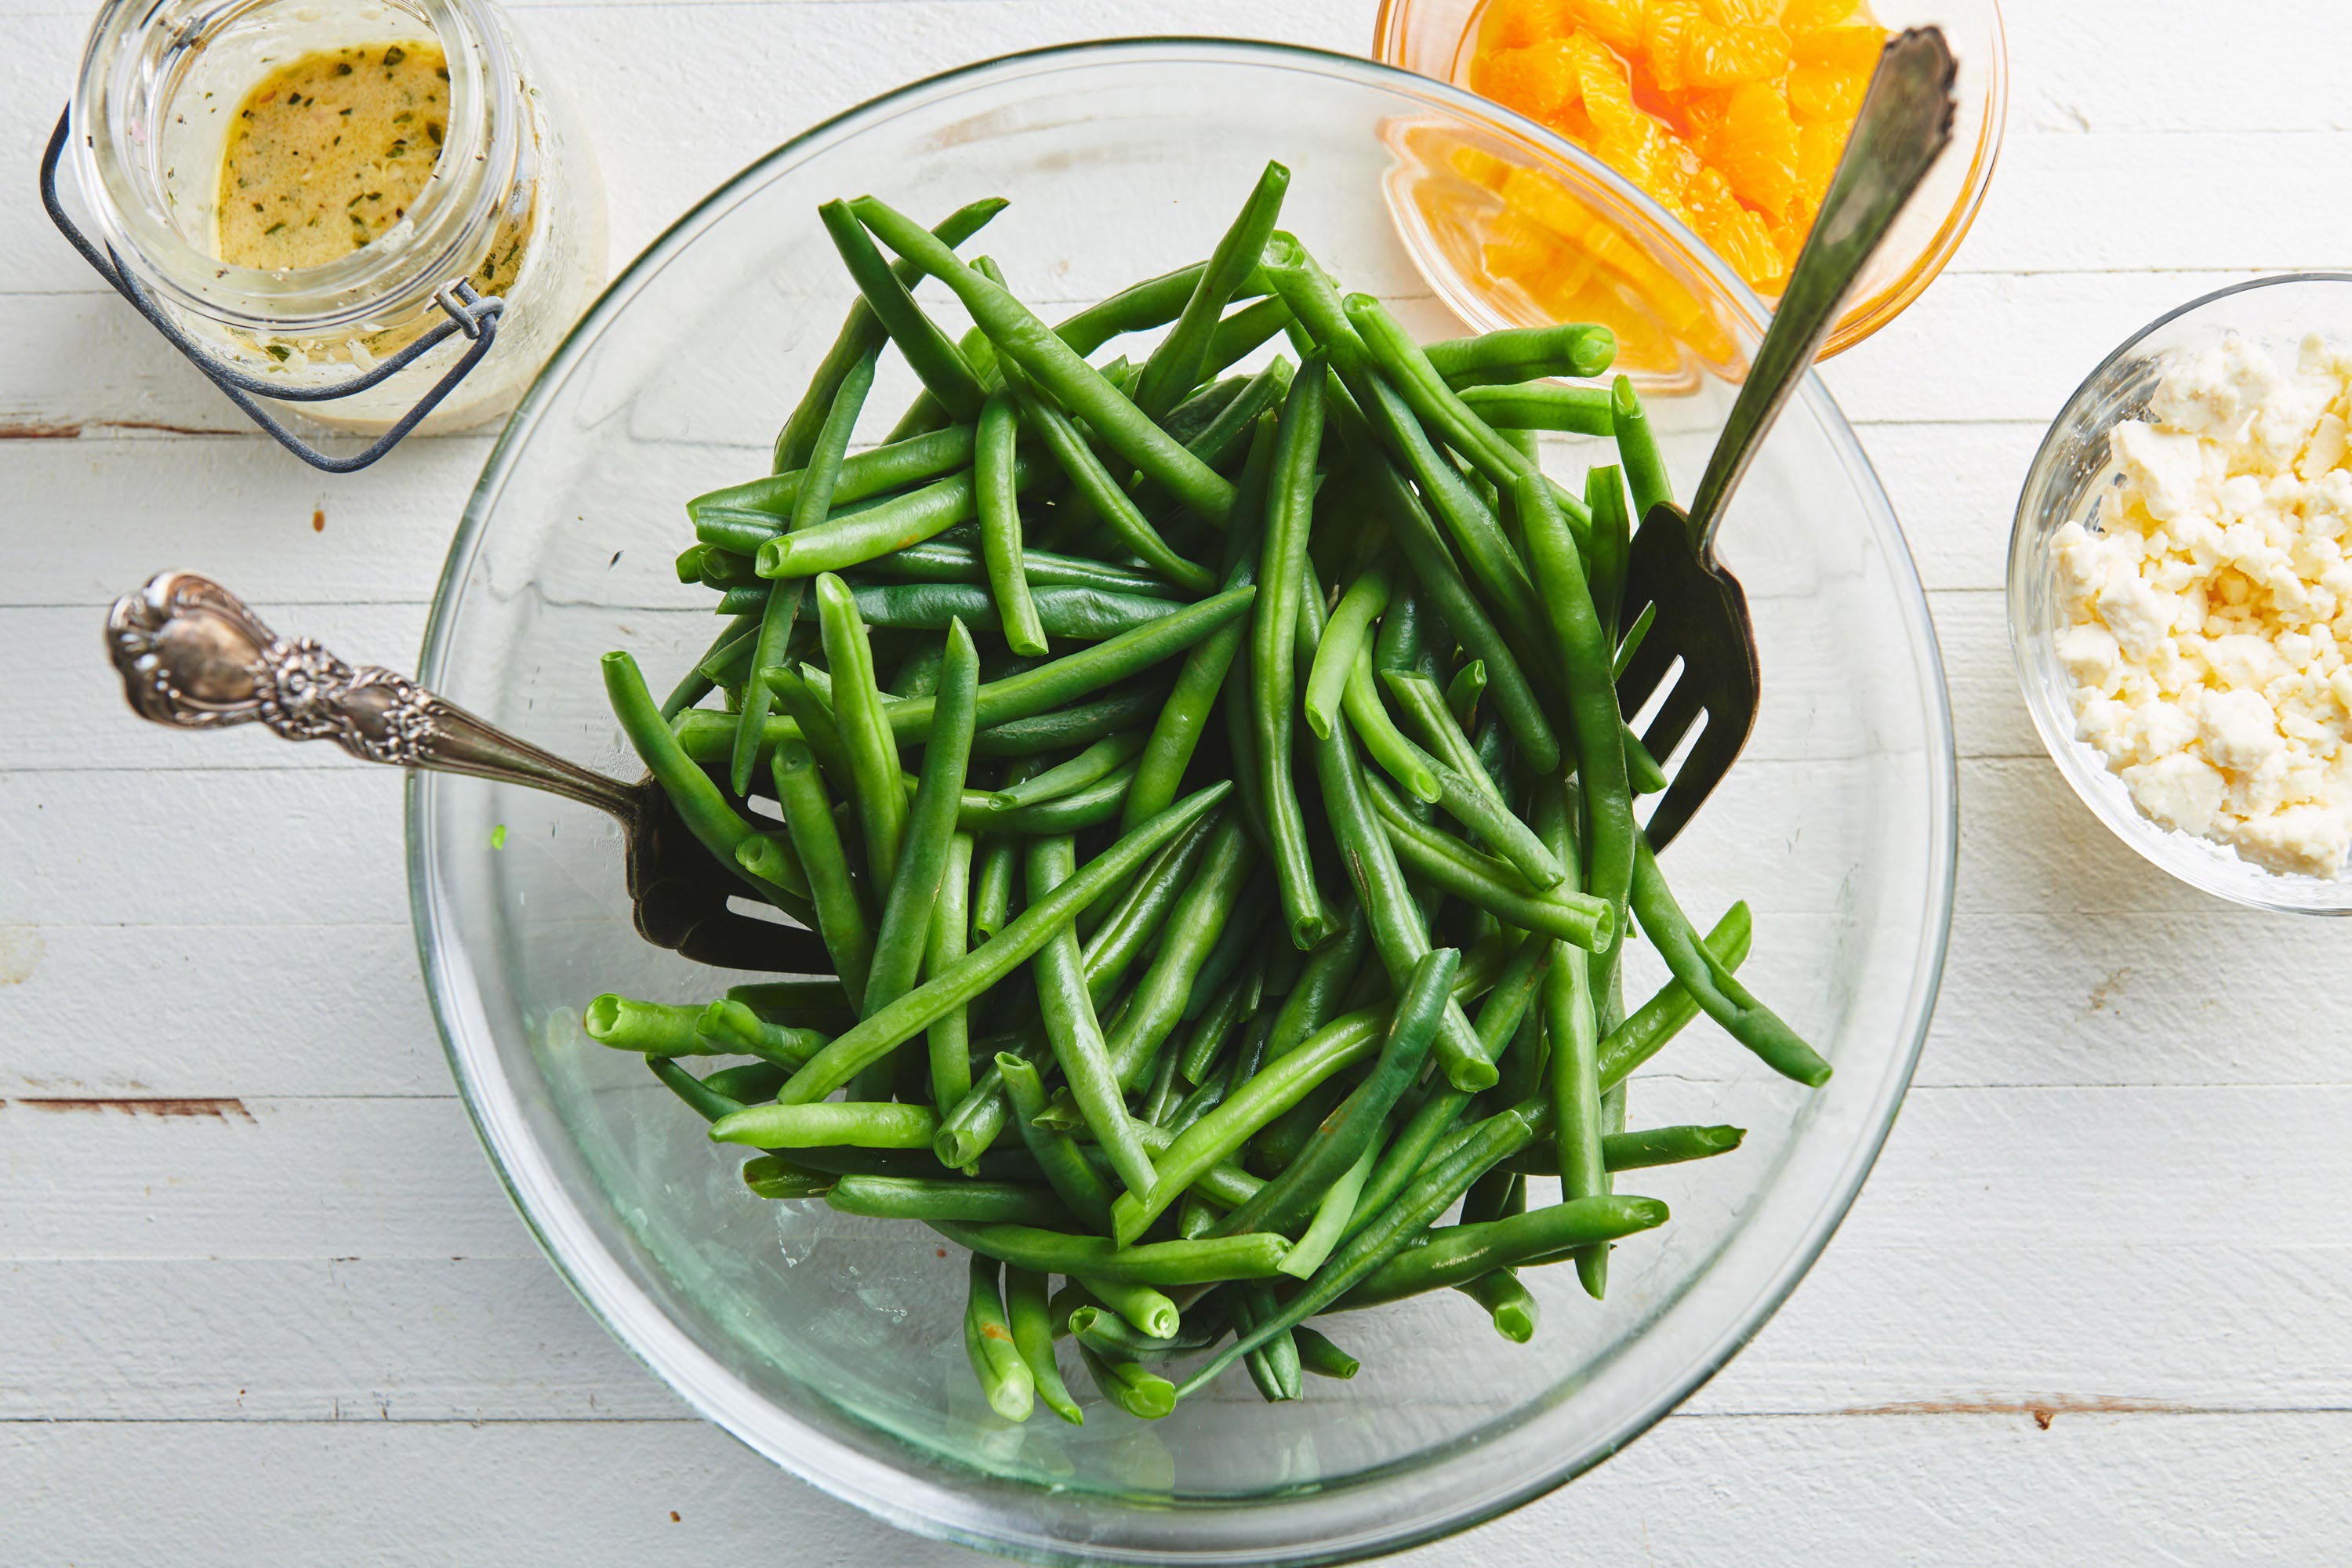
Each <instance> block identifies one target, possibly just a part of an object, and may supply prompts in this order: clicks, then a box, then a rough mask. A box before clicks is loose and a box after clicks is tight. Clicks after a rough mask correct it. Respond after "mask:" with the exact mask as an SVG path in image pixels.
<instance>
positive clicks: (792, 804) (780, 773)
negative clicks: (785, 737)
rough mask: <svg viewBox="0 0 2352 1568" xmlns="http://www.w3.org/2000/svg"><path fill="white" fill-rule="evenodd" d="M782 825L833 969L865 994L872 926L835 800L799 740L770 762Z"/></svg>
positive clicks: (855, 990)
mask: <svg viewBox="0 0 2352 1568" xmlns="http://www.w3.org/2000/svg"><path fill="white" fill-rule="evenodd" d="M770 771H771V773H772V775H773V778H774V782H775V787H776V799H777V801H778V803H779V804H780V805H782V807H783V811H784V826H785V828H786V829H787V831H789V832H790V833H791V834H792V837H793V848H794V849H796V850H797V851H798V852H799V854H800V858H801V864H802V866H803V868H804V869H805V870H806V871H807V873H808V878H809V889H810V896H811V898H812V900H814V903H815V905H816V926H817V933H818V935H819V936H820V937H821V938H822V939H823V941H824V945H825V949H826V951H827V952H830V953H831V954H832V955H833V965H834V972H835V973H836V974H838V975H840V976H841V983H842V984H843V985H844V986H845V987H847V988H848V991H849V993H850V994H852V995H855V996H858V997H863V996H864V995H865V994H866V984H867V983H868V980H869V978H870V976H871V974H872V971H873V963H874V931H873V928H872V927H871V926H870V925H868V924H867V923H866V906H865V903H864V901H863V900H861V899H860V898H859V897H858V892H857V887H856V882H855V881H853V880H852V879H851V877H850V871H849V859H848V857H847V856H846V855H845V853H844V852H843V850H842V847H841V835H840V831H839V829H838V828H836V827H835V825H834V820H833V803H832V802H831V801H830V800H829V799H827V798H826V795H825V790H824V781H823V779H821V778H820V777H819V776H818V773H817V769H816V759H815V758H814V755H813V754H812V753H811V752H810V751H809V748H808V746H807V745H806V744H805V743H803V742H800V741H786V742H783V743H782V744H781V745H779V746H778V747H777V748H776V750H775V753H774V755H773V757H772V759H771V762H770Z"/></svg>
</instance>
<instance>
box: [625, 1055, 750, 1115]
mask: <svg viewBox="0 0 2352 1568" xmlns="http://www.w3.org/2000/svg"><path fill="white" fill-rule="evenodd" d="M646 1067H647V1068H651V1069H652V1071H653V1075H654V1077H656V1078H657V1079H660V1080H661V1081H662V1085H663V1087H665V1088H667V1089H668V1090H669V1091H670V1092H671V1093H672V1094H675V1095H677V1097H678V1099H680V1100H684V1101H686V1103H687V1106H688V1109H690V1110H693V1111H694V1113H695V1114H696V1115H698V1116H699V1117H701V1118H702V1119H703V1120H704V1121H718V1120H719V1118H721V1117H723V1116H732V1115H733V1114H734V1113H735V1112H737V1111H739V1110H742V1109H743V1106H742V1102H741V1101H740V1100H734V1099H732V1098H730V1097H729V1096H727V1095H724V1094H721V1093H719V1091H718V1090H717V1089H712V1088H711V1087H710V1086H709V1084H706V1083H704V1082H703V1081H702V1080H701V1079H698V1078H696V1077H695V1076H694V1075H693V1074H692V1073H690V1072H688V1071H687V1070H686V1069H685V1068H682V1067H680V1066H678V1065H677V1061H675V1060H674V1059H673V1058H669V1057H647V1058H646Z"/></svg>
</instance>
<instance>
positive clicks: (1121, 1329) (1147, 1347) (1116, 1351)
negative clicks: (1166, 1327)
mask: <svg viewBox="0 0 2352 1568" xmlns="http://www.w3.org/2000/svg"><path fill="white" fill-rule="evenodd" d="M1069 1329H1070V1337H1071V1338H1072V1339H1074V1340H1076V1341H1077V1342H1078V1343H1079V1344H1081V1345H1083V1346H1085V1347H1086V1348H1087V1350H1090V1351H1092V1352H1095V1353H1096V1354H1097V1355H1100V1356H1107V1357H1110V1358H1112V1359H1115V1360H1128V1361H1132V1360H1134V1359H1135V1358H1137V1357H1139V1356H1147V1355H1150V1356H1162V1355H1168V1354H1171V1353H1173V1352H1179V1351H1185V1350H1198V1349H1202V1348H1203V1347H1202V1346H1200V1345H1197V1344H1194V1343H1192V1340H1191V1336H1188V1337H1186V1338H1184V1339H1179V1338H1176V1337H1175V1336H1174V1335H1172V1334H1171V1335H1167V1336H1157V1335H1152V1334H1147V1333H1143V1332H1140V1331H1138V1330H1137V1329H1136V1327H1135V1325H1134V1324H1132V1323H1130V1322H1129V1321H1127V1320H1126V1319H1125V1318H1122V1317H1120V1316H1119V1315H1118V1313H1117V1312H1114V1311H1112V1310H1110V1309H1109V1308H1108V1307H1101V1306H1097V1305H1094V1304H1092V1303H1088V1304H1087V1305H1086V1306H1083V1307H1080V1308H1077V1309H1076V1310H1074V1311H1072V1312H1071V1313H1070V1316H1069Z"/></svg>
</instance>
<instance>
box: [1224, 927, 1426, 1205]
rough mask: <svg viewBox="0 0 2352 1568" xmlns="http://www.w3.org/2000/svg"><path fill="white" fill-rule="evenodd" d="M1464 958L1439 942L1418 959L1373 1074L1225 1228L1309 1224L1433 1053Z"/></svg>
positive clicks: (1368, 1147)
mask: <svg viewBox="0 0 2352 1568" xmlns="http://www.w3.org/2000/svg"><path fill="white" fill-rule="evenodd" d="M1461 964H1462V955H1461V953H1460V952H1456V951H1455V950H1454V949H1453V948H1450V947H1445V948H1436V949H1433V950H1432V951H1431V952H1428V953H1427V954H1425V955H1423V958H1422V960H1421V961H1420V962H1419V963H1416V964H1414V965H1413V967H1412V973H1411V975H1409V976H1408V977H1407V979H1406V982H1405V985H1404V988H1403V990H1402V993H1401V994H1399V996H1398V999H1397V1005H1396V1009H1395V1011H1394V1012H1393V1013H1391V1015H1390V1017H1389V1021H1388V1027H1387V1031H1386V1033H1385V1035H1384V1037H1382V1039H1381V1053H1380V1057H1379V1058H1378V1059H1377V1061H1376V1062H1375V1063H1374V1064H1373V1067H1372V1070H1371V1072H1370V1075H1369V1076H1367V1077H1366V1078H1365V1079H1364V1081H1363V1082H1361V1083H1360V1084H1358V1085H1357V1086H1356V1088H1355V1089H1354V1090H1353V1091H1352V1092H1351V1093H1349V1096H1348V1098H1347V1099H1346V1100H1343V1101H1342V1102H1341V1103H1340V1105H1339V1109H1338V1110H1334V1111H1332V1112H1331V1114H1330V1115H1329V1116H1328V1117H1327V1118H1326V1119H1325V1120H1324V1121H1323V1124H1322V1126H1321V1127H1319V1128H1318V1129H1317V1130H1316V1133H1315V1136H1314V1139H1313V1141H1312V1142H1311V1143H1310V1144H1309V1145H1308V1148H1307V1152H1305V1153H1304V1154H1302V1155H1301V1156H1300V1157H1299V1158H1298V1159H1297V1160H1296V1161H1294V1162H1292V1163H1291V1164H1290V1166H1289V1168H1288V1169H1286V1170H1285V1171H1284V1172H1283V1173H1282V1174H1280V1175H1279V1176H1276V1177H1275V1178H1274V1179H1273V1180H1272V1181H1270V1182H1268V1183H1267V1184H1266V1185H1265V1188H1264V1189H1263V1190H1262V1191H1260V1192H1259V1194H1257V1196H1256V1197H1255V1198H1253V1199H1252V1200H1251V1201H1250V1202H1249V1203H1247V1204H1244V1205H1242V1206H1241V1207H1240V1208H1238V1209H1236V1210H1234V1212H1233V1213H1232V1214H1230V1215H1227V1216H1226V1217H1225V1221H1224V1224H1223V1227H1222V1228H1223V1230H1224V1231H1226V1232H1233V1231H1245V1230H1275V1231H1282V1232H1285V1233H1287V1232H1290V1231H1293V1230H1296V1229H1297V1228H1298V1227H1299V1226H1302V1225H1304V1224H1306V1223H1307V1219H1308V1217H1309V1216H1310V1215H1312V1214H1313V1212H1314V1210H1315V1206H1316V1205H1318V1203H1320V1202H1321V1201H1322V1198H1323V1194H1325V1193H1326V1192H1327V1191H1328V1190H1329V1188H1330V1186H1331V1184H1332V1183H1334V1182H1336V1181H1338V1180H1339V1178H1340V1176H1341V1175H1343V1174H1345V1173H1347V1172H1348V1171H1349V1169H1350V1168H1351V1167H1353V1166H1354V1165H1355V1164H1356V1163H1357V1162H1358V1161H1359V1160H1360V1159H1361V1158H1363V1156H1364V1155H1365V1154H1366V1153H1367V1152H1370V1151H1372V1150H1373V1149H1375V1148H1376V1147H1377V1146H1378V1142H1379V1139H1380V1135H1381V1129H1382V1128H1383V1127H1384V1126H1386V1125H1387V1122H1388V1117H1389V1112H1390V1111H1391V1110H1394V1109H1395V1107H1396V1102H1397V1100H1398V1098H1399V1097H1400V1096H1402V1094H1403V1093H1404V1091H1405V1090H1406V1089H1410V1088H1412V1083H1413V1080H1414V1079H1417V1078H1419V1077H1420V1076H1421V1068H1422V1064H1423V1063H1424V1062H1426V1061H1427V1060H1428V1059H1429V1049H1430V1045H1431V1043H1432V1042H1433V1040H1434V1039H1435V1038H1436V1036H1437V1026H1438V1023H1439V1021H1440V1020H1441V1019H1443V1018H1444V1016H1445V1009H1446V1006H1447V1005H1448V1004H1449V1003H1450V1002H1451V1001H1452V999H1453V986H1454V978H1455V976H1456V975H1457V974H1459V973H1461ZM1346 1221H1347V1216H1346V1215H1341V1216H1340V1222H1339V1223H1341V1224H1343V1225H1344V1224H1345V1223H1346Z"/></svg>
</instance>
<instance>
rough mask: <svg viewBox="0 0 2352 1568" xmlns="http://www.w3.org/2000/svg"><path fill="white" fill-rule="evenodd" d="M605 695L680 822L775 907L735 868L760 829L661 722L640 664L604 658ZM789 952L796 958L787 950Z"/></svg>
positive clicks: (767, 892)
mask: <svg viewBox="0 0 2352 1568" xmlns="http://www.w3.org/2000/svg"><path fill="white" fill-rule="evenodd" d="M604 693H605V696H606V697H607V698H608V699H609V700H611V702H612V705H613V713H614V717H615V718H617V719H618V720H619V721H620V723H621V732H622V733H623V734H625V735H626V736H627V737H628V738H629V744H630V745H631V747H633V748H634V749H635V752H636V753H637V756H638V758H639V760H641V761H642V762H644V763H645V764H646V772H648V773H652V774H653V776H654V779H655V782H656V783H658V784H660V785H661V787H662V793H663V794H664V795H667V796H668V797H669V802H670V804H671V805H673V806H675V807H676V808H677V815H678V819H679V820H680V821H682V822H684V823H685V824H686V827H687V831H688V832H689V833H691V834H693V835H694V837H695V838H696V839H697V840H698V842H699V843H700V844H701V845H702V847H704V848H706V849H708V850H709V851H710V853H711V855H712V856H713V857H714V858H717V859H718V861H719V864H720V865H722V866H725V867H728V868H730V869H735V870H736V871H737V874H738V875H739V876H740V877H741V878H742V879H743V881H744V883H745V884H746V885H747V886H750V887H751V888H753V889H757V890H758V891H759V892H760V893H761V895H762V896H764V897H767V898H769V899H770V900H774V899H775V898H776V893H775V890H774V889H773V888H772V885H771V884H769V883H767V882H763V881H761V879H759V878H757V877H754V876H752V875H751V874H750V873H749V872H746V871H742V870H740V868H736V865H735V849H736V847H737V846H738V845H740V844H741V843H742V842H743V840H745V839H746V838H749V837H751V836H752V835H753V834H754V833H756V832H757V831H758V829H756V828H754V827H753V826H751V824H750V823H748V822H746V821H744V820H743V818H742V817H741V816H740V815H738V814H737V812H736V810H735V808H734V807H733V806H731V805H728V804H727V797H726V796H725V795H721V794H720V793H719V786H718V784H715V783H713V782H712V781H711V778H710V775H709V773H704V772H703V771H702V770H701V769H700V768H699V767H698V766H696V765H695V763H694V761H693V759H692V758H690V757H688V755H687V754H686V752H685V750H684V748H682V747H681V746H680V745H679V744H678V742H677V736H676V735H674V734H672V733H671V731H670V727H669V725H668V724H667V723H666V722H664V721H663V719H662V716H661V710H660V709H658V708H656V706H655V705H654V699H653V693H652V692H650V691H647V690H646V678H645V676H644V675H643V674H642V673H641V672H640V671H639V670H638V668H637V661H636V660H635V659H634V658H630V657H629V656H628V655H627V654H625V653H618V652H615V653H608V654H606V655H605V656H604ZM778 937H779V942H780V943H788V942H789V933H785V932H781V931H780V932H779V933H778ZM786 951H789V952H799V950H798V949H797V948H793V947H790V946H787V948H786Z"/></svg>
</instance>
